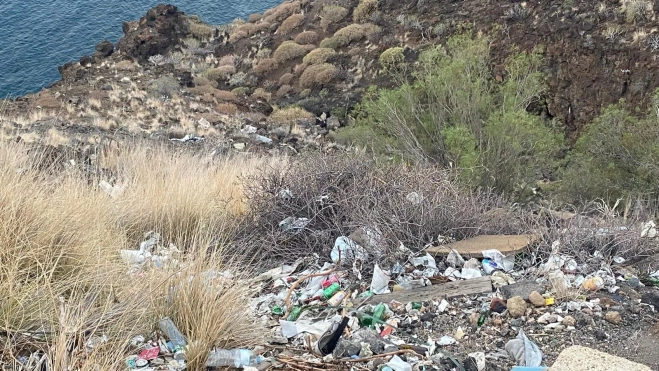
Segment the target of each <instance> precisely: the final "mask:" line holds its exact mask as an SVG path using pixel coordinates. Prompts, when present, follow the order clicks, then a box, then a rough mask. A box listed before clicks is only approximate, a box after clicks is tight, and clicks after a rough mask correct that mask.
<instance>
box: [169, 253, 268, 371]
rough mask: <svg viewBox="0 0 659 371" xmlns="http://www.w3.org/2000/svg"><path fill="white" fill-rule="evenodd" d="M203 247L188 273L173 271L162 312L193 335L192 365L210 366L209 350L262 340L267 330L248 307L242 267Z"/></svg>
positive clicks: (189, 351)
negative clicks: (255, 320)
mask: <svg viewBox="0 0 659 371" xmlns="http://www.w3.org/2000/svg"><path fill="white" fill-rule="evenodd" d="M199 242H200V243H201V242H204V241H199ZM201 247H202V248H200V249H199V250H198V251H195V252H194V253H193V254H194V255H196V257H195V258H193V259H192V263H191V264H190V265H189V266H188V267H187V269H186V271H185V272H184V274H181V275H173V276H171V278H170V279H169V282H168V285H167V286H166V287H165V290H163V294H164V295H166V297H167V299H168V300H165V301H163V305H162V307H163V309H162V314H163V316H164V315H169V316H170V317H171V318H172V320H173V321H174V323H176V324H177V326H178V327H179V328H180V330H181V331H182V332H183V333H184V334H186V335H187V339H188V343H189V344H190V345H189V346H188V348H187V349H186V361H187V364H188V368H189V369H192V370H205V369H206V368H205V364H206V360H207V357H208V351H209V350H210V349H213V348H214V347H216V346H217V347H221V348H229V349H230V348H234V347H245V346H251V345H257V344H262V340H263V335H264V331H263V328H262V327H260V326H259V325H257V324H256V323H255V322H254V321H253V318H251V315H250V313H249V310H245V304H246V303H247V302H248V300H249V298H250V292H249V291H248V290H247V289H246V287H247V285H245V284H240V282H239V281H240V280H239V277H234V275H233V273H232V272H235V271H238V269H235V267H231V266H228V267H227V266H226V265H225V263H224V262H223V257H222V255H221V254H219V253H217V252H213V253H210V254H209V253H208V251H206V250H205V249H204V248H203V245H202V246H201Z"/></svg>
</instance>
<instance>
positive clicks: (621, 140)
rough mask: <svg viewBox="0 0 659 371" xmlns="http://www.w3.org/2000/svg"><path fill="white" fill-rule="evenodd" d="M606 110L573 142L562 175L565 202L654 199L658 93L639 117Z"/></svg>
mask: <svg viewBox="0 0 659 371" xmlns="http://www.w3.org/2000/svg"><path fill="white" fill-rule="evenodd" d="M622 105H623V102H621V103H620V104H617V105H612V106H609V107H607V108H606V109H605V110H604V111H603V112H602V113H601V114H600V115H599V116H598V117H597V118H596V119H595V120H594V121H593V122H592V123H591V124H590V125H589V126H588V127H587V128H586V130H585V132H584V133H583V134H582V135H581V136H580V137H579V139H578V140H577V142H576V144H575V146H574V149H573V150H572V152H571V153H570V154H569V155H568V157H567V159H566V162H567V166H566V169H565V171H564V173H563V174H562V182H561V191H562V194H564V195H566V196H567V197H568V199H569V200H575V199H576V200H582V201H583V200H592V199H596V198H603V199H606V200H611V201H612V202H613V201H615V200H616V199H618V198H627V197H640V198H655V199H656V196H657V195H658V194H659V165H658V164H659V132H658V131H657V130H656V127H657V124H658V123H659V120H658V119H657V114H656V112H657V111H656V110H657V108H659V91H658V92H657V93H655V98H654V102H653V105H652V107H651V109H650V112H649V113H648V115H647V116H646V117H645V118H640V119H639V118H636V117H634V116H632V115H631V113H630V112H628V111H626V110H625V109H624V108H622Z"/></svg>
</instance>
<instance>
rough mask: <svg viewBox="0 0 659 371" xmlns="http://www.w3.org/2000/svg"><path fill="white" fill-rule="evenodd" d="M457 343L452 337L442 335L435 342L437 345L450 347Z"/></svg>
mask: <svg viewBox="0 0 659 371" xmlns="http://www.w3.org/2000/svg"><path fill="white" fill-rule="evenodd" d="M456 342H457V341H456V340H455V339H454V338H453V337H452V336H448V335H444V336H442V337H441V338H439V340H437V345H451V344H455V343H456Z"/></svg>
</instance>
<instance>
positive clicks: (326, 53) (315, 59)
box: [302, 48, 336, 64]
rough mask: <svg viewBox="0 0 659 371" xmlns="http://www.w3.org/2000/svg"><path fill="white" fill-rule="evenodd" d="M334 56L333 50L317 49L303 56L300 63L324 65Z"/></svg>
mask: <svg viewBox="0 0 659 371" xmlns="http://www.w3.org/2000/svg"><path fill="white" fill-rule="evenodd" d="M335 55H336V52H335V51H334V49H329V48H318V49H314V50H312V51H310V52H309V54H307V55H305V56H304V58H303V59H302V61H303V62H304V63H306V64H319V63H325V62H327V60H328V59H330V58H331V57H333V56H335Z"/></svg>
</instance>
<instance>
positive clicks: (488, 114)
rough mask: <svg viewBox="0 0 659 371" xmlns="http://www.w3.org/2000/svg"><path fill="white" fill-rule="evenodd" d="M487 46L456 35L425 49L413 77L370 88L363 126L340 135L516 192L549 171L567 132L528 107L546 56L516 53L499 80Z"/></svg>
mask: <svg viewBox="0 0 659 371" xmlns="http://www.w3.org/2000/svg"><path fill="white" fill-rule="evenodd" d="M487 45H488V41H487V39H486V38H484V37H483V38H475V39H474V38H472V37H471V36H469V35H457V36H454V37H452V38H451V39H449V41H448V43H447V46H446V48H444V47H440V46H438V47H434V48H431V49H429V50H426V51H425V52H423V53H422V54H421V56H420V58H419V66H418V68H417V69H416V70H415V71H414V73H413V76H414V80H413V81H410V82H405V83H404V84H402V86H400V87H399V88H396V89H382V90H379V91H378V90H372V91H371V92H370V94H369V95H368V96H367V98H366V99H365V100H364V102H363V103H362V105H361V106H360V107H359V110H358V119H357V125H356V126H355V127H351V128H348V129H346V131H345V132H344V133H342V134H339V135H338V138H339V139H341V138H344V139H345V138H346V137H347V138H349V140H350V141H352V142H353V143H359V144H361V145H366V146H368V147H369V148H371V149H374V150H377V151H378V152H379V151H384V152H385V153H389V154H391V155H395V156H397V157H400V158H402V159H405V160H410V161H414V162H416V163H425V162H435V163H439V164H441V165H442V166H444V167H447V168H457V169H459V171H460V174H461V177H462V179H463V180H464V181H466V182H467V183H468V184H471V185H472V186H488V187H494V188H495V189H498V190H499V191H501V192H518V191H519V190H520V189H523V188H525V187H526V186H527V185H529V184H533V183H534V182H535V180H536V179H538V178H542V177H544V176H550V175H551V174H553V172H554V171H555V169H556V166H557V155H558V153H559V151H560V150H561V148H562V146H563V142H562V139H561V138H562V136H561V134H560V132H558V131H557V130H555V129H554V128H553V127H552V125H551V123H550V122H547V121H546V120H543V119H542V118H540V117H538V116H533V115H531V114H529V113H527V112H526V110H525V109H526V107H527V106H528V104H529V103H530V102H531V100H532V99H537V98H538V97H539V96H540V95H541V94H542V93H543V91H544V85H543V76H542V74H541V73H540V72H538V69H539V66H540V55H539V54H538V53H535V52H534V53H518V54H516V55H514V56H512V57H511V58H510V59H509V60H508V61H507V71H508V78H507V80H506V81H505V82H503V83H502V84H496V83H494V82H493V81H492V79H491V78H490V71H489V67H488V46H487ZM398 52H400V50H398V49H393V50H392V51H391V52H390V53H388V54H390V55H387V54H385V57H383V59H384V63H385V64H389V62H390V61H391V62H392V63H396V62H398V61H399V60H400V54H401V53H398ZM385 53H386V52H385ZM389 57H391V58H389Z"/></svg>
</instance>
